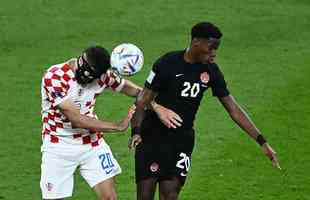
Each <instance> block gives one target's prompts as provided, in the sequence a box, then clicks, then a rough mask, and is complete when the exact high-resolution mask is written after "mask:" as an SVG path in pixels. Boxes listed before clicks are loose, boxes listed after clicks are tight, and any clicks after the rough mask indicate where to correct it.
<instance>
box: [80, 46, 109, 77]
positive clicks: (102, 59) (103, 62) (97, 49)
mask: <svg viewBox="0 0 310 200" xmlns="http://www.w3.org/2000/svg"><path fill="white" fill-rule="evenodd" d="M84 52H85V53H86V56H87V60H88V62H89V64H90V65H91V66H94V67H95V68H96V72H97V73H99V74H102V73H106V72H107V70H108V69H109V68H110V67H111V65H110V53H109V52H108V51H107V50H106V49H105V48H103V47H101V46H91V47H88V48H87V49H85V50H84Z"/></svg>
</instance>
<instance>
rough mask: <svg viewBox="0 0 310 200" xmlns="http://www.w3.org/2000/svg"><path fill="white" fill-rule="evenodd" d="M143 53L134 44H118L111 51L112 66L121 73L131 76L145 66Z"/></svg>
mask: <svg viewBox="0 0 310 200" xmlns="http://www.w3.org/2000/svg"><path fill="white" fill-rule="evenodd" d="M143 60H144V58H143V53H142V51H141V50H140V49H139V48H138V47H137V46H136V45H134V44H130V43H123V44H120V45H118V46H116V47H115V48H114V49H113V51H112V53H111V60H110V62H111V67H112V69H114V70H116V71H118V73H120V74H121V75H124V76H131V75H134V74H136V73H137V72H139V71H140V70H141V68H142V66H143Z"/></svg>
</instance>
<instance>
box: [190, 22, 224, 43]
mask: <svg viewBox="0 0 310 200" xmlns="http://www.w3.org/2000/svg"><path fill="white" fill-rule="evenodd" d="M222 35H223V34H222V33H221V31H220V29H219V28H218V27H217V26H215V25H214V24H212V23H210V22H200V23H198V24H196V25H194V26H193V27H192V31H191V37H192V39H194V38H205V39H209V38H211V37H212V38H216V39H220V38H221V37H222Z"/></svg>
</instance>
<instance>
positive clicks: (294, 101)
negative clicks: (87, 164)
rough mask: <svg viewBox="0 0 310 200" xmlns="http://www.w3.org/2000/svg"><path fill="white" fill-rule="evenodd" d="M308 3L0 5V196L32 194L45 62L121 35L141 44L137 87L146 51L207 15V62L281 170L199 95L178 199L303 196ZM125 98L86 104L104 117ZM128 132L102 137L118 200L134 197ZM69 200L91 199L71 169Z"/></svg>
mask: <svg viewBox="0 0 310 200" xmlns="http://www.w3.org/2000/svg"><path fill="white" fill-rule="evenodd" d="M309 10H310V1H309V0H268V1H267V0H237V1H230V0H220V1H219V0H209V1H197V0H192V1H185V0H154V1H144V0H136V1H130V0H122V1H117V0H114V1H112V0H104V1H99V0H92V1H81V0H75V1H73V0H27V1H4V0H3V1H1V6H0V63H1V64H0V65H1V66H0V87H1V98H0V112H1V113H0V122H1V123H0V124H1V131H0V142H1V145H0V199H5V200H16V199H25V200H32V199H34V200H36V199H40V198H41V195H40V189H39V179H40V144H41V137H40V132H41V129H40V128H41V119H40V103H41V102H40V81H41V76H42V74H43V72H44V70H45V69H47V68H48V67H49V66H50V65H52V64H56V63H60V62H63V61H65V60H67V59H68V58H70V57H74V56H78V55H79V53H80V52H81V50H82V49H84V48H85V47H87V46H88V45H91V44H100V45H103V46H105V47H107V48H108V49H109V50H112V48H113V47H114V46H116V45H117V44H119V43H122V42H131V43H134V44H136V45H138V46H139V47H140V48H142V49H143V51H144V55H145V65H144V68H143V70H142V72H140V73H139V74H137V75H136V76H133V77H131V78H130V79H131V80H133V81H134V82H136V83H138V84H140V85H142V84H143V83H144V80H145V79H146V76H147V73H148V71H149V70H150V68H151V65H152V63H153V62H154V60H155V59H156V58H158V57H159V56H160V55H162V54H163V53H165V52H166V51H170V50H177V49H183V48H186V46H187V44H188V42H189V30H190V28H191V26H192V25H193V24H195V23H196V22H199V21H204V20H208V21H211V22H214V23H216V24H217V25H218V26H219V27H220V28H221V30H222V31H223V33H224V38H223V41H222V45H221V47H220V49H219V52H218V58H217V62H218V64H219V65H220V66H221V69H222V70H223V72H224V74H225V78H226V79H227V81H228V84H229V88H230V90H231V92H232V94H233V95H234V96H235V97H236V98H237V100H238V101H239V103H240V104H241V105H243V107H244V108H245V109H246V110H247V111H248V112H249V113H250V115H251V117H252V118H253V120H254V121H255V122H256V124H257V125H258V127H259V128H260V129H261V130H262V132H263V133H264V134H265V135H266V138H267V139H268V140H269V141H270V143H271V144H272V145H273V147H274V148H275V149H276V150H277V152H278V155H279V159H280V161H281V164H282V167H283V170H282V171H277V170H275V169H274V168H272V166H271V163H270V161H268V160H267V158H266V157H265V156H264V155H263V154H262V152H261V151H260V148H259V147H258V146H257V145H256V144H255V143H254V142H253V141H252V140H250V139H249V138H248V137H247V136H246V135H245V134H244V133H242V132H241V130H240V129H239V128H237V126H236V125H234V124H233V123H232V121H231V120H230V119H229V117H228V116H227V114H226V113H225V111H224V109H223V108H222V107H221V105H220V104H219V103H218V102H217V100H216V99H215V98H213V97H211V95H210V93H208V95H206V96H205V98H204V101H203V103H202V106H201V108H200V111H199V113H198V116H197V120H196V124H195V126H196V129H197V138H196V147H195V150H194V154H193V160H192V169H191V172H190V175H189V177H188V180H187V183H186V185H185V189H184V191H183V192H182V193H181V197H180V199H184V200H205V199H208V200H223V199H241V200H250V199H251V200H257V199H264V200H276V199H277V200H278V199H281V200H307V199H310V175H309V169H310V157H309V155H310V148H309V144H310V143H309V142H310V136H309V129H310V123H309V121H310V106H309V98H310V89H309V86H310V79H309V75H310V67H309V66H310V49H309V46H310V40H309V35H310V28H309V27H310V12H309ZM132 103H133V101H132V100H131V99H129V98H126V97H123V96H121V95H118V94H112V93H110V92H108V93H105V94H104V95H103V96H101V98H99V99H98V101H97V112H98V113H99V116H100V117H101V118H104V119H111V120H112V119H113V120H116V119H120V118H121V117H122V116H124V115H125V112H126V110H127V108H128V107H129V106H130V105H131V104H132ZM128 137H129V131H128V132H127V133H126V134H122V135H116V134H115V135H106V137H105V139H106V140H107V141H108V143H109V144H110V146H111V147H112V149H113V152H114V154H115V156H116V157H117V159H118V160H119V162H120V164H121V166H122V169H123V173H122V174H121V175H120V176H118V177H117V190H118V196H119V199H120V200H132V199H135V183H134V163H133V155H134V154H133V152H130V151H129V150H128V149H127V147H126V146H127V140H128ZM75 181H76V182H75V191H74V196H73V197H72V198H71V199H76V200H85V199H95V195H94V193H93V192H92V191H91V189H90V188H89V187H88V185H87V184H86V183H85V182H84V180H83V179H82V178H81V177H80V176H79V175H77V176H76V179H75Z"/></svg>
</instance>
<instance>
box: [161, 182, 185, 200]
mask: <svg viewBox="0 0 310 200" xmlns="http://www.w3.org/2000/svg"><path fill="white" fill-rule="evenodd" d="M181 189H182V183H181V181H180V179H179V178H178V177H170V178H169V179H164V180H161V181H159V196H160V200H176V199H178V196H179V193H180V191H181Z"/></svg>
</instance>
